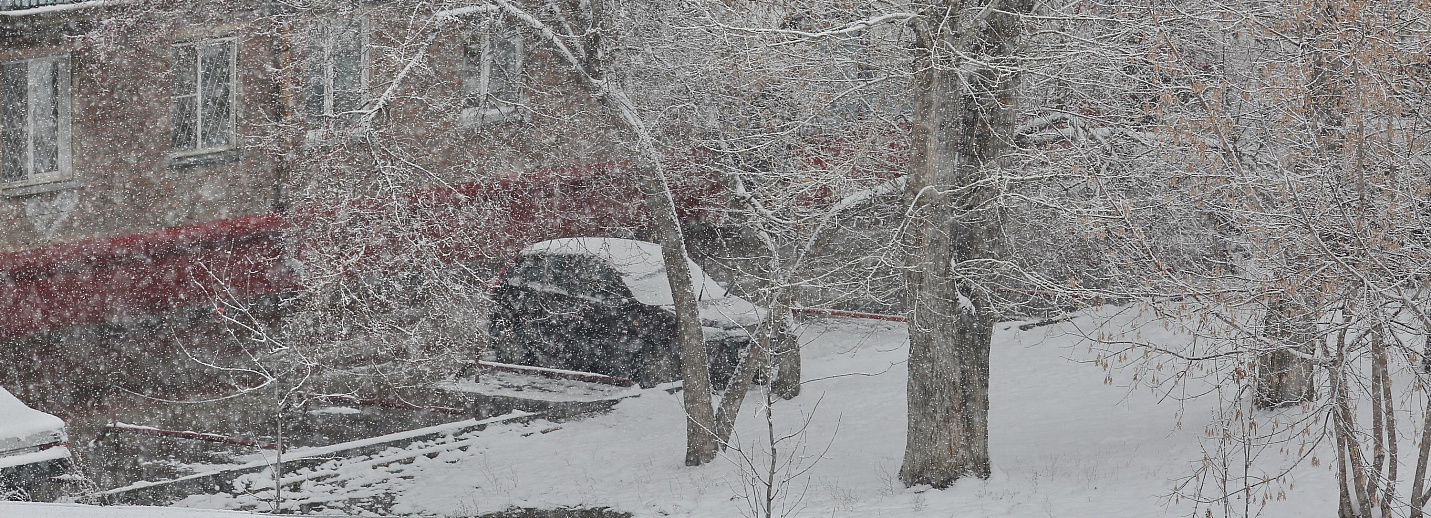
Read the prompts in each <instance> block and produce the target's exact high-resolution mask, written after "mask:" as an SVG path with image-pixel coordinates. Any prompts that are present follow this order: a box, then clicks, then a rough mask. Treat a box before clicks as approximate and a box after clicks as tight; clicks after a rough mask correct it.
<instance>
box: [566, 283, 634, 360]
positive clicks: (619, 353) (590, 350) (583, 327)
mask: <svg viewBox="0 0 1431 518" xmlns="http://www.w3.org/2000/svg"><path fill="white" fill-rule="evenodd" d="M572 267H573V270H572V279H571V280H572V283H571V285H572V296H573V297H575V298H576V299H578V300H577V301H576V302H574V303H575V304H577V305H578V306H579V309H578V311H579V312H580V316H579V321H578V322H577V323H576V326H577V329H576V330H575V332H576V333H578V334H579V335H580V336H581V337H582V339H583V345H584V346H585V349H586V350H585V351H584V353H583V354H584V355H585V356H584V359H585V364H586V366H587V370H589V371H590V372H598V373H602V374H608V375H612V376H620V377H629V376H630V375H631V373H632V367H633V358H634V353H635V352H636V351H638V350H639V349H640V347H641V345H640V343H639V341H637V340H633V338H634V335H633V334H632V333H631V332H630V331H631V329H630V328H631V321H630V315H629V313H630V311H629V309H628V308H627V306H628V305H629V304H630V303H631V293H630V290H628V289H626V287H625V285H624V284H622V283H621V277H620V275H619V274H617V273H616V270H615V269H613V268H611V267H610V266H609V265H607V264H606V263H604V262H602V261H600V260H598V259H596V258H594V257H589V256H577V258H576V261H574V262H573V263H572Z"/></svg>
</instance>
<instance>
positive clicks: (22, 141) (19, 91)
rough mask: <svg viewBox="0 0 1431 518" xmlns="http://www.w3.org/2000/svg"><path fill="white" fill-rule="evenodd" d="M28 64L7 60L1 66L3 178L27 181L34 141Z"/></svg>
mask: <svg viewBox="0 0 1431 518" xmlns="http://www.w3.org/2000/svg"><path fill="white" fill-rule="evenodd" d="M27 66H28V64H27V63H25V62H20V63H7V64H5V65H4V66H3V67H0V180H3V181H15V180H23V179H24V178H25V175H26V169H28V167H26V162H27V160H26V158H25V154H26V148H27V147H29V146H28V142H29V141H30V136H29V121H28V120H27V119H28V117H27V113H26V112H27V111H28V110H27V108H28V107H29V105H30V103H29V101H28V99H27V98H28V95H27V94H28V93H29V92H28V90H29V88H28V87H27V86H26V83H27V81H26V78H27V77H28V76H29V74H28V72H27V70H26V69H27Z"/></svg>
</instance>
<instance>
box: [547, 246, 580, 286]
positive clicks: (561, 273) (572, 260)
mask: <svg viewBox="0 0 1431 518" xmlns="http://www.w3.org/2000/svg"><path fill="white" fill-rule="evenodd" d="M546 263H547V284H549V285H550V287H552V288H556V289H559V290H561V291H565V292H568V293H571V292H573V288H574V287H575V286H576V284H577V281H578V277H579V274H578V273H577V270H578V268H579V265H578V264H577V263H578V261H577V258H576V257H572V256H569V255H553V256H549V257H547V260H546Z"/></svg>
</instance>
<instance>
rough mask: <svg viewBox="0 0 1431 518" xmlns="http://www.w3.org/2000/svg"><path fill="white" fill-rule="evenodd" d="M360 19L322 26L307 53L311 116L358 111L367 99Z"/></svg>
mask: <svg viewBox="0 0 1431 518" xmlns="http://www.w3.org/2000/svg"><path fill="white" fill-rule="evenodd" d="M363 41H364V34H363V19H362V18H343V19H332V20H327V21H324V22H323V23H321V24H320V25H319V26H318V27H317V28H316V29H315V30H314V33H313V36H312V42H313V43H312V47H311V48H310V49H309V52H310V55H309V91H308V100H307V103H306V104H307V109H308V113H309V115H310V116H314V117H319V116H324V115H329V116H331V115H340V114H343V113H347V112H352V111H356V110H359V109H361V108H362V107H363V100H364V98H365V97H366V91H365V88H364V75H365V73H366V70H367V68H366V67H367V64H366V62H365V60H364V58H363Z"/></svg>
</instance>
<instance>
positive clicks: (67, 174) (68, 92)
mask: <svg viewBox="0 0 1431 518" xmlns="http://www.w3.org/2000/svg"><path fill="white" fill-rule="evenodd" d="M71 61H72V60H71V53H70V52H62V53H58V54H45V55H38V56H30V57H25V58H20V59H11V60H5V61H0V67H3V66H9V65H15V64H18V63H24V64H25V158H24V166H23V167H24V171H23V172H22V173H21V176H20V178H19V179H15V180H8V181H7V180H4V179H0V193H3V194H6V195H19V194H29V193H32V192H44V191H45V190H48V189H43V188H42V189H41V190H39V191H36V190H35V187H37V186H48V185H62V186H68V185H69V181H70V180H72V179H73V178H74V157H73V154H72V151H73V146H72V142H71V139H72V133H71V131H72V129H71V125H72V123H73V119H74V117H73V104H74V88H73V80H72V77H71V76H72V71H73V66H72V63H71ZM41 62H53V63H55V83H56V84H55V96H56V99H55V104H56V110H55V111H56V114H55V116H56V120H55V126H56V128H55V147H56V157H55V170H54V171H47V172H44V173H35V172H34V168H35V156H34V153H35V138H34V125H35V109H34V104H33V103H34V99H35V91H36V88H37V87H38V85H37V84H36V81H35V74H34V72H35V67H36V66H37V64H38V63H41ZM0 88H4V85H3V84H0ZM0 99H3V98H0ZM0 102H3V101H0ZM3 131H4V128H3V127H0V133H3ZM16 191H20V192H18V193H17V192H16Z"/></svg>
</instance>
